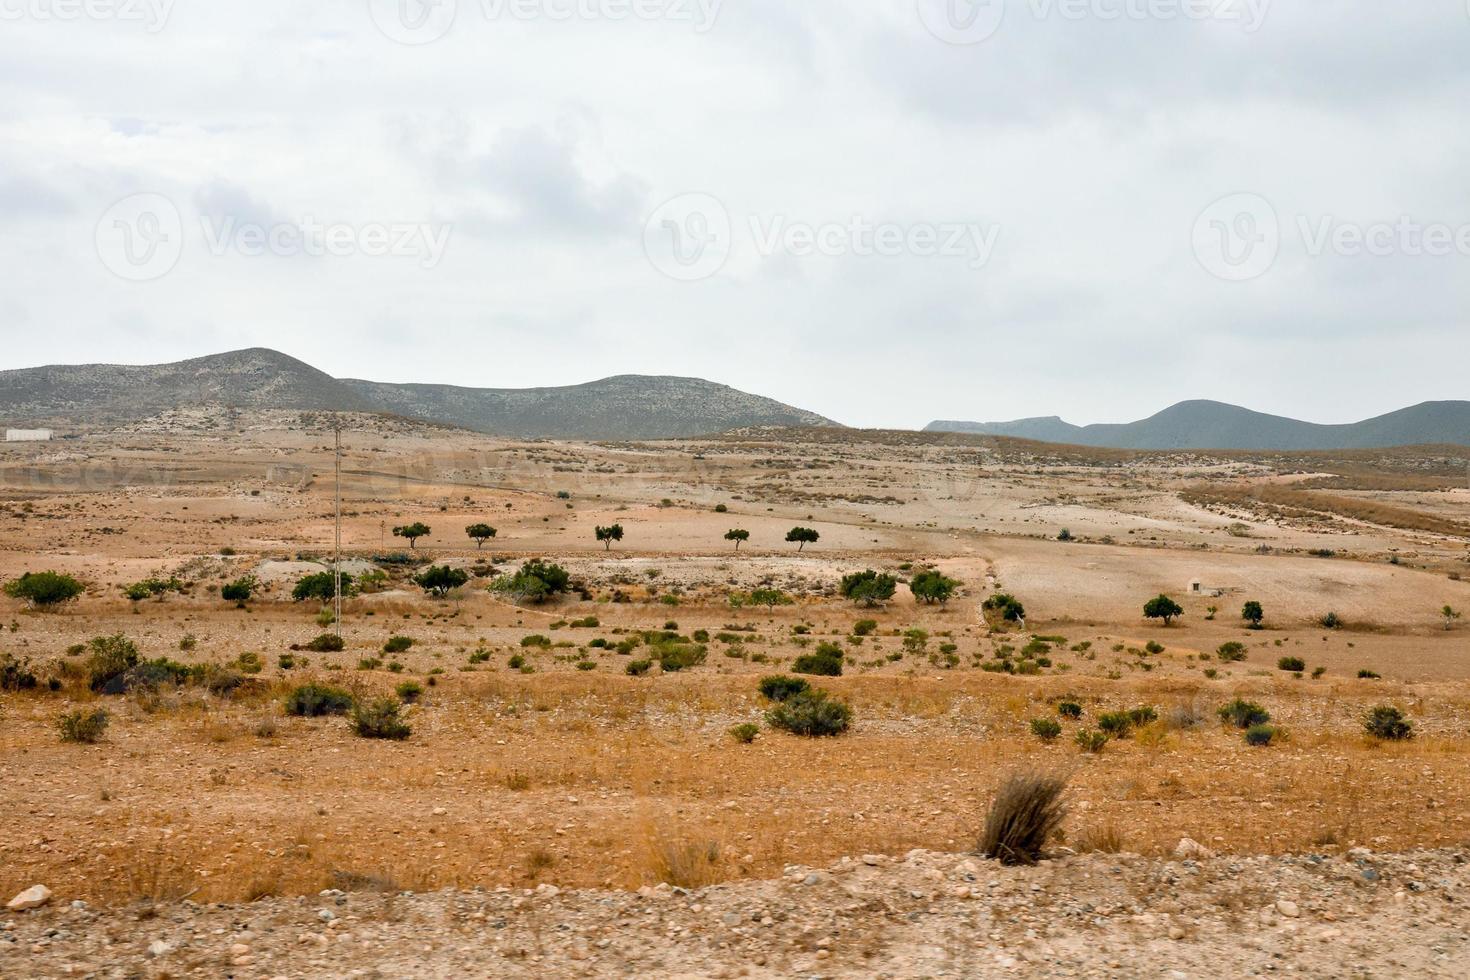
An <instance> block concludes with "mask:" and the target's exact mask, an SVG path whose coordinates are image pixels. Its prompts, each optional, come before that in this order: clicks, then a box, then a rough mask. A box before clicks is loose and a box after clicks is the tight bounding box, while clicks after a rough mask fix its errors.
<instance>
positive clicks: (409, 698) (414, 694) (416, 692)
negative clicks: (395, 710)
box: [393, 681, 424, 704]
mask: <svg viewBox="0 0 1470 980" xmlns="http://www.w3.org/2000/svg"><path fill="white" fill-rule="evenodd" d="M393 693H394V694H397V695H398V698H399V700H401V701H402V702H403V703H404V704H414V703H416V702H417V701H418V699H419V698H421V697H423V695H424V685H422V684H420V683H419V682H418V681H404V682H403V683H402V684H399V685H398V686H397V687H395V688H394V689H393Z"/></svg>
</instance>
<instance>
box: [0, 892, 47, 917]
mask: <svg viewBox="0 0 1470 980" xmlns="http://www.w3.org/2000/svg"><path fill="white" fill-rule="evenodd" d="M49 901H51V889H49V888H47V887H46V886H45V885H32V886H31V887H29V888H27V889H26V890H25V891H23V892H21V893H20V894H19V895H17V896H15V897H14V898H12V899H11V900H10V901H9V902H7V903H6V904H5V907H6V908H7V909H8V910H10V911H11V912H25V911H28V910H30V909H38V908H40V907H41V906H43V905H45V904H46V903H47V902H49Z"/></svg>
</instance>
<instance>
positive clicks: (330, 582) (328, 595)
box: [291, 572, 352, 602]
mask: <svg viewBox="0 0 1470 980" xmlns="http://www.w3.org/2000/svg"><path fill="white" fill-rule="evenodd" d="M342 594H343V595H344V596H346V595H351V594H352V576H351V575H348V574H347V573H346V572H343V573H342ZM291 598H292V599H294V600H296V601H297V602H305V601H306V600H308V599H316V600H318V601H321V602H329V601H331V600H332V599H335V598H337V582H336V579H335V577H334V576H333V573H332V572H316V573H315V574H312V575H308V576H306V577H305V578H303V579H302V580H301V581H299V582H297V583H296V587H295V588H294V589H292V590H291Z"/></svg>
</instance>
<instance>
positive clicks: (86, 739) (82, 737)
mask: <svg viewBox="0 0 1470 980" xmlns="http://www.w3.org/2000/svg"><path fill="white" fill-rule="evenodd" d="M107 722H108V715H107V712H106V711H105V710H103V709H102V708H96V709H93V710H91V711H84V710H82V709H81V708H78V709H77V710H75V711H67V712H64V713H62V714H61V715H60V716H58V717H57V719H56V730H57V731H58V732H59V733H60V735H61V740H62V741H63V742H72V743H76V744H79V745H94V744H96V742H97V741H98V740H99V739H100V738H102V733H103V732H105V731H107Z"/></svg>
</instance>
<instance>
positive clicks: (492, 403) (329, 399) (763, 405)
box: [0, 348, 836, 440]
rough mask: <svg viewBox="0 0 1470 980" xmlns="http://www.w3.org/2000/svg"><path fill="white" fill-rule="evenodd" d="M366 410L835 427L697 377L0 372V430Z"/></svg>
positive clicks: (552, 426) (694, 429)
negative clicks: (527, 380) (437, 379)
mask: <svg viewBox="0 0 1470 980" xmlns="http://www.w3.org/2000/svg"><path fill="white" fill-rule="evenodd" d="M210 405H219V406H227V407H232V408H272V409H301V410H318V411H341V412H376V413H383V414H393V415H401V416H405V417H408V418H414V419H421V420H423V421H427V422H437V423H446V424H451V425H458V426H462V427H464V428H467V429H474V430H477V431H480V432H487V433H492V434H495V435H505V436H513V437H518V438H553V439H555V438H561V439H610V440H617V439H660V438H676V437H679V436H695V435H705V434H709V433H714V432H722V431H724V430H726V429H733V428H737V427H740V426H764V425H777V426H814V425H835V424H836V423H834V422H832V421H831V420H830V419H826V418H823V417H822V416H820V415H817V414H816V413H815V412H808V411H805V410H804V409H800V408H794V407H792V406H790V405H785V404H782V403H781V402H778V401H775V400H774V399H770V398H764V397H761V396H759V395H751V394H747V393H746V392H743V391H739V390H737V389H735V388H731V387H729V386H727V385H721V384H715V383H714V382H710V381H704V380H702V379H699V378H675V377H665V376H642V375H622V376H619V377H613V378H604V379H603V380H601V381H592V382H589V383H587V384H581V385H570V386H567V387H561V388H525V389H515V388H459V387H454V386H450V385H419V384H385V383H381V382H375V381H361V380H357V379H338V378H334V377H332V376H331V375H329V374H327V373H325V372H323V371H320V370H318V369H317V368H314V367H312V366H311V365H309V364H307V363H305V362H304V361H299V360H297V359H296V358H294V357H290V356H289V355H286V354H282V353H281V352H279V351H274V350H269V349H266V348H251V349H248V350H239V351H230V352H229V353H225V354H213V355H210V356H208V357H198V358H193V359H191V360H186V361H178V362H175V363H171V364H153V365H128V364H83V365H52V366H48V367H37V368H20V369H15V370H9V371H0V418H3V424H4V425H7V426H20V425H22V424H23V423H41V422H71V423H80V424H99V423H102V424H113V423H122V422H131V421H137V420H139V419H144V418H148V417H150V416H152V415H155V414H157V413H159V412H163V411H168V410H170V409H176V408H187V407H196V406H210Z"/></svg>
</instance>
